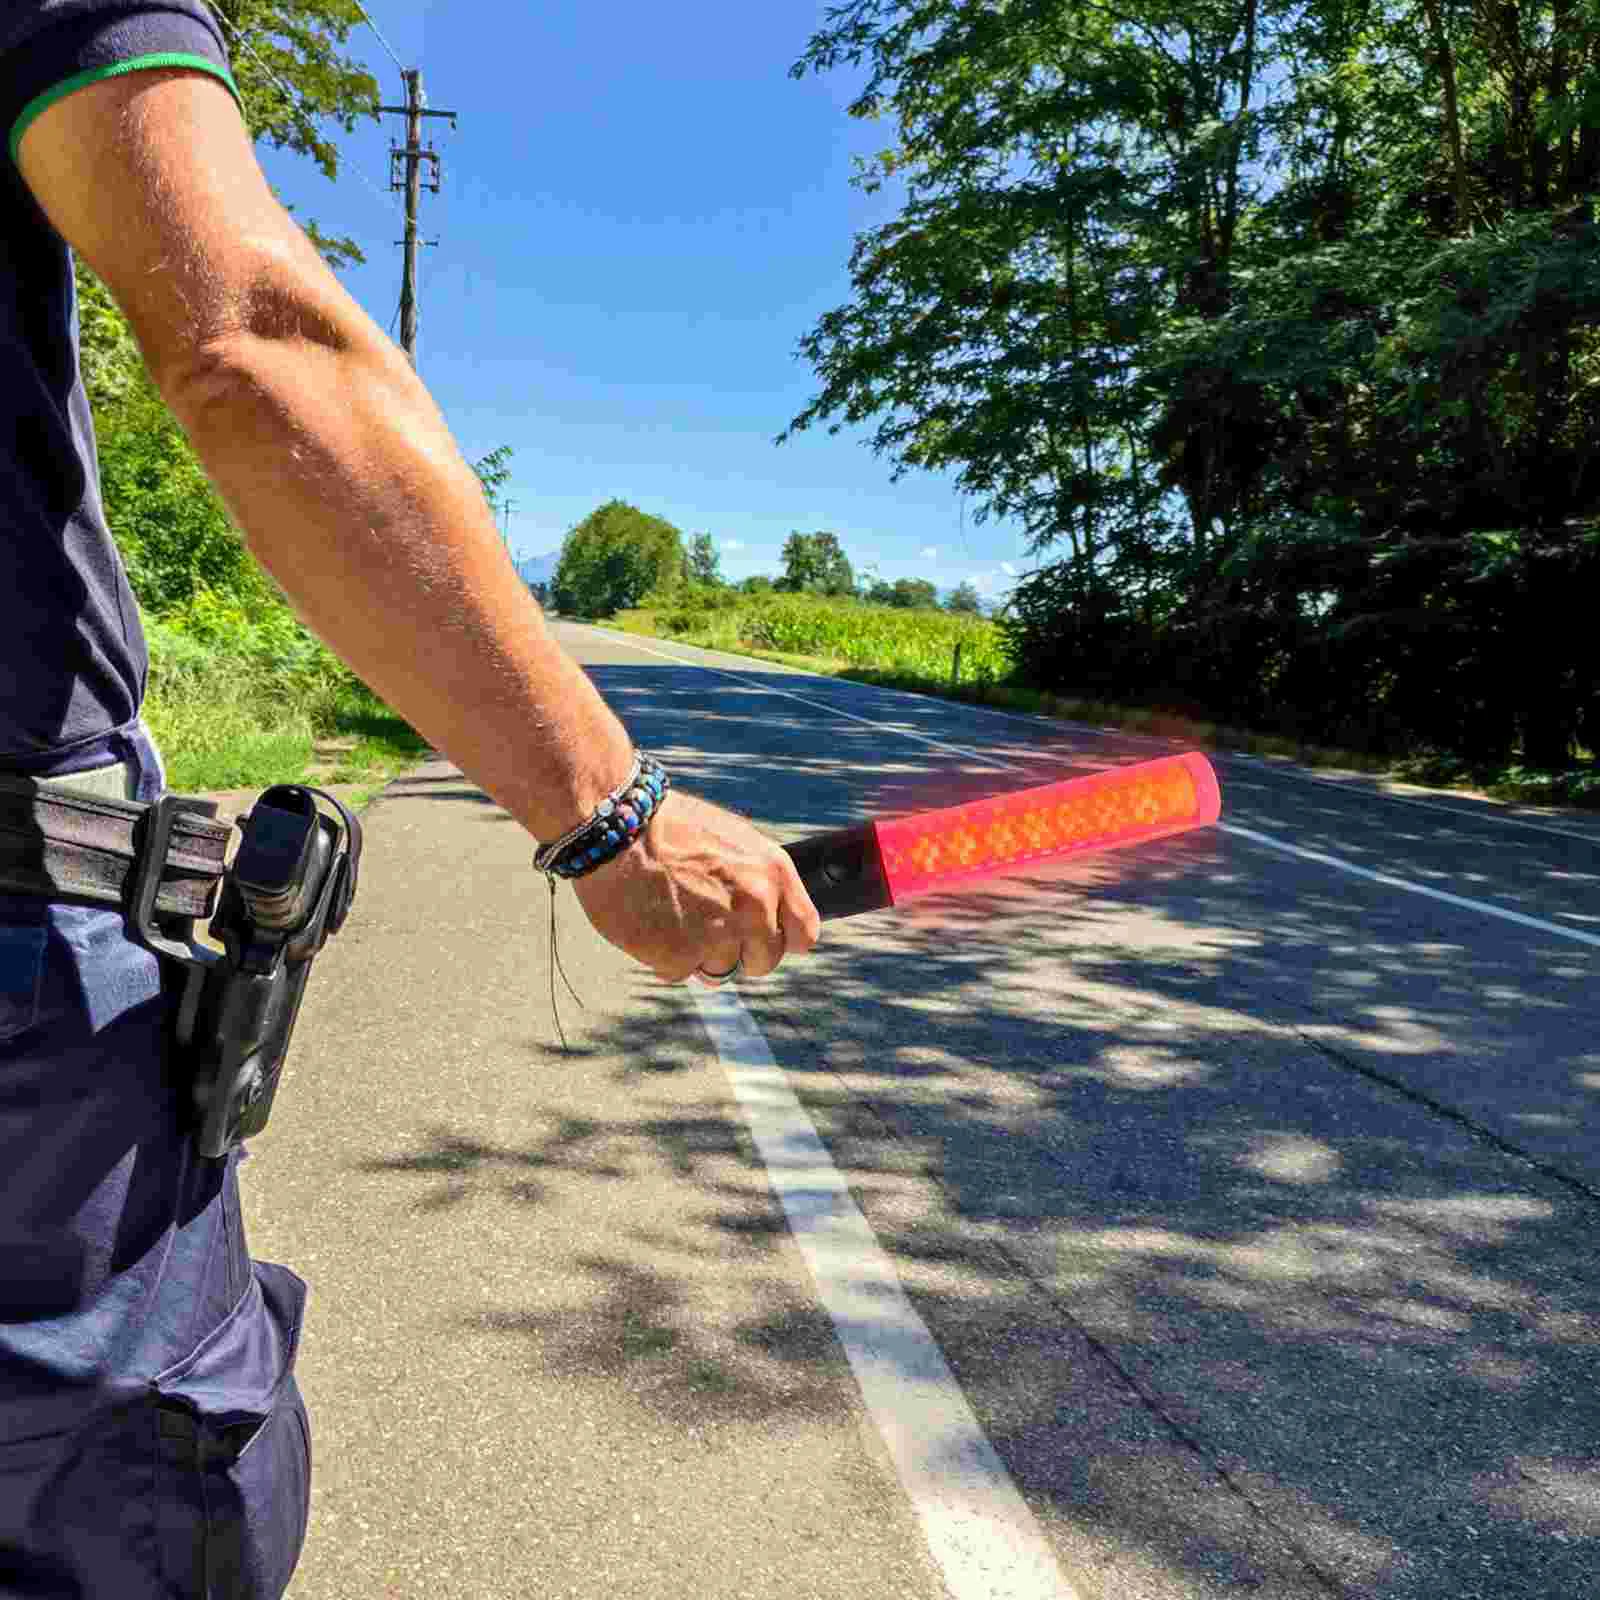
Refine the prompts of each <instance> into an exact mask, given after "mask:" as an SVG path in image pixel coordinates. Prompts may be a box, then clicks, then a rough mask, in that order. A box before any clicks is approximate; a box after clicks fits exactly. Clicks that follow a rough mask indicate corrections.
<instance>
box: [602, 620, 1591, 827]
mask: <svg viewBox="0 0 1600 1600" xmlns="http://www.w3.org/2000/svg"><path fill="white" fill-rule="evenodd" d="M572 626H574V627H597V626H599V625H598V624H595V623H573V624H572ZM600 631H601V632H602V633H605V634H609V635H610V636H611V637H612V638H616V639H622V640H625V641H626V642H627V643H629V644H631V645H633V646H634V647H635V648H636V649H639V650H642V651H644V652H645V653H646V654H647V655H653V656H660V657H661V659H662V660H663V661H676V662H677V663H678V664H679V665H680V666H684V667H700V668H701V670H703V671H705V672H720V673H722V674H723V676H725V677H729V678H736V677H737V676H738V675H737V674H736V673H733V672H730V671H728V669H727V668H725V667H707V666H704V665H703V663H701V662H698V661H692V660H690V659H689V658H688V657H687V656H675V655H670V654H668V653H667V652H666V651H664V650H651V649H649V648H648V646H645V645H641V644H639V643H638V636H637V635H636V634H631V633H623V632H621V631H620V630H619V629H615V628H604V627H602V628H600ZM689 648H691V649H696V650H698V649H703V648H705V647H704V646H700V645H692V646H690V647H689ZM707 653H708V654H713V655H723V656H726V652H723V651H710V650H708V651H707ZM731 659H734V660H739V659H742V658H740V657H733V658H731ZM754 664H755V665H756V666H764V665H767V664H768V663H765V662H761V661H759V660H756V661H755V663H754ZM790 670H793V669H790ZM794 675H795V676H796V677H805V678H813V677H817V676H818V674H816V673H812V672H799V671H796V672H795V673H794ZM739 681H740V682H741V683H743V682H746V681H747V680H745V679H742V678H741V679H739ZM824 681H826V682H832V681H834V680H832V679H826V680H824ZM750 687H751V688H755V689H764V688H765V687H766V685H765V684H751V685H750ZM857 687H858V688H865V689H870V690H872V691H873V692H874V693H876V694H903V695H909V696H910V697H911V698H912V699H914V700H923V701H926V700H927V699H929V698H930V697H929V696H927V695H919V694H917V693H916V692H915V691H914V690H911V689H896V688H893V687H892V686H891V685H889V684H876V683H874V684H859V685H857ZM775 692H777V693H782V692H783V691H782V690H778V691H775ZM795 698H797V699H800V698H803V697H801V696H796V697H795ZM806 704H808V705H815V704H817V702H816V701H807V702H806ZM941 704H946V705H951V706H954V707H955V708H957V709H959V710H962V711H970V712H973V713H974V714H976V715H978V716H984V717H1003V718H1004V719H1005V720H1006V721H1007V722H1021V723H1025V724H1026V725H1027V726H1028V727H1030V728H1057V729H1062V730H1065V731H1069V732H1070V731H1074V730H1076V731H1077V732H1080V733H1093V734H1096V735H1098V736H1099V737H1101V738H1117V739H1133V740H1137V741H1138V742H1139V743H1141V744H1154V745H1160V746H1161V747H1162V748H1163V749H1167V750H1190V749H1193V748H1194V746H1193V745H1192V744H1191V743H1186V742H1185V741H1183V740H1182V739H1170V738H1163V737H1161V736H1159V735H1157V734H1152V733H1132V732H1129V731H1128V730H1126V729H1123V728H1102V727H1099V726H1097V725H1096V724H1094V723H1091V722H1072V721H1068V720H1067V719H1066V718H1064V717H1044V716H1035V715H1031V714H1029V713H1028V712H1023V711H1002V710H1001V709H1000V708H999V707H998V706H975V705H972V704H970V703H969V702H967V701H943V702H941ZM826 709H828V710H830V711H831V710H833V707H832V706H829V707H827V708H826ZM841 715H846V716H847V715H849V713H848V712H844V713H841ZM856 720H858V721H866V720H867V719H866V718H857V719H856ZM913 737H915V736H913ZM930 742H933V741H930ZM940 748H954V747H953V746H941V747H940ZM1209 759H1210V760H1212V761H1213V762H1219V763H1221V764H1223V765H1226V764H1227V763H1229V762H1233V761H1247V762H1249V763H1251V764H1252V765H1253V766H1257V767H1259V768H1260V769H1261V770H1262V771H1263V772H1264V773H1267V774H1269V775H1270V776H1272V777H1274V778H1286V779H1288V780H1289V781H1290V782H1293V783H1310V784H1315V785H1317V786H1318V787H1320V788H1325V789H1333V790H1335V791H1337V792H1338V793H1340V794H1343V795H1350V794H1356V795H1361V797H1362V798H1364V799H1368V800H1378V801H1381V802H1383V803H1384V804H1387V805H1396V806H1412V807H1414V808H1416V809H1418V810H1421V811H1437V812H1440V813H1441V814H1443V815H1444V816H1447V817H1454V818H1455V819H1456V820H1457V821H1458V822H1475V823H1479V824H1481V825H1482V826H1484V827H1487V828H1520V829H1522V831H1523V832H1524V833H1544V834H1549V835H1550V836H1551V837H1553V838H1557V839H1577V840H1579V841H1581V842H1582V843H1584V844H1590V845H1594V846H1596V847H1597V848H1600V829H1597V830H1596V831H1595V832H1594V833H1585V832H1583V831H1582V830H1581V829H1578V828H1562V827H1557V826H1556V825H1555V824H1554V823H1550V822H1529V821H1527V820H1526V819H1525V818H1522V817H1497V816H1493V815H1491V814H1489V813H1487V812H1476V811H1463V810H1461V809H1460V808H1459V807H1457V806H1452V805H1446V804H1445V803H1444V802H1443V801H1441V800H1416V799H1413V798H1412V797H1411V796H1410V795H1403V794H1386V793H1384V792H1382V791H1379V792H1377V793H1364V792H1363V791H1361V790H1359V789H1354V790H1353V789H1349V788H1346V787H1345V785H1344V784H1342V783H1341V782H1339V781H1338V780H1337V779H1335V778H1325V777H1322V776H1321V775H1319V774H1318V773H1315V772H1288V771H1284V770H1283V769H1281V768H1279V767H1276V766H1274V765H1273V764H1272V763H1271V762H1269V761H1267V760H1266V759H1265V758H1263V757H1261V756H1252V755H1246V754H1244V753H1242V752H1237V751H1219V752H1216V753H1215V754H1213V755H1211V756H1210V757H1209ZM1013 770H1015V769H1013ZM1486 803H1487V804H1490V805H1497V804H1499V803H1500V802H1498V801H1488V802H1486Z"/></svg>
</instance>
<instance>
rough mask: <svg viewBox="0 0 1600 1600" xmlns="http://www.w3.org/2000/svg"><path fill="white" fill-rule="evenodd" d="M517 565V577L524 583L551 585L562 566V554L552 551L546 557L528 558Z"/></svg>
mask: <svg viewBox="0 0 1600 1600" xmlns="http://www.w3.org/2000/svg"><path fill="white" fill-rule="evenodd" d="M515 565H516V569H517V576H518V577H519V578H521V579H522V581H523V582H524V583H549V581H550V580H551V579H552V578H553V577H554V576H555V575H556V568H557V567H558V566H560V565H561V552H560V551H559V550H552V551H551V552H550V554H549V555H545V556H526V557H524V559H523V560H521V561H518V562H517V563H516V564H515Z"/></svg>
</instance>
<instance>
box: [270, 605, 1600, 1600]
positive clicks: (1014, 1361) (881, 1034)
mask: <svg viewBox="0 0 1600 1600" xmlns="http://www.w3.org/2000/svg"><path fill="white" fill-rule="evenodd" d="M553 627H554V630H555V632H556V634H557V636H558V637H559V638H560V639H561V641H562V642H563V644H564V645H565V646H566V647H567V648H568V649H569V650H571V651H572V652H573V654H574V655H575V656H576V657H577V658H578V659H579V660H580V661H581V662H583V664H584V665H585V666H586V668H587V669H588V670H589V671H590V673H591V674H592V676H593V678H594V680H595V682H596V683H597V684H598V686H599V688H600V689H601V691H602V693H603V694H604V695H605V696H606V698H607V699H608V701H609V702H610V703H611V705H612V706H613V707H615V709H616V710H617V711H618V713H619V714H620V715H621V717H622V718H623V720H624V721H625V723H626V724H627V725H628V727H629V729H630V731H631V732H632V733H633V735H634V737H635V738H636V740H637V742H638V743H639V744H640V745H641V746H642V747H643V748H645V749H647V750H649V751H651V752H652V753H653V754H655V755H657V756H658V757H659V758H660V759H661V760H662V761H663V762H664V763H665V765H666V766H667V768H668V769H669V771H670V772H671V773H672V775H673V779H674V781H675V782H676V783H677V784H679V785H681V786H683V787H684V788H687V789H690V790H693V791H694V792H696V793H698V794H701V795H704V796H705V797H706V798H708V799H711V800H713V801H716V802H718V803H720V804H723V805H726V806H729V807H732V808H734V809H736V810H739V811H741V812H744V813H746V814H747V815H749V816H751V817H752V818H753V819H754V820H755V821H756V822H757V823H758V824H759V825H760V826H761V827H762V828H764V829H765V830H766V831H768V832H769V833H770V834H771V835H772V836H774V837H776V838H780V839H792V838H797V837H799V836H802V835H804V834H806V833H808V832H812V831H820V830H824V829H828V828H833V827H838V826H842V825H844V824H846V823H849V822H852V821H856V820H859V819H861V818H864V817H866V816H869V815H882V814H885V813H894V812H899V811H905V810H910V809H916V808H921V807H925V806H931V805H938V804H948V803H954V802H956V801H959V800H963V799H971V798H975V797H977V796H978V795H981V794H985V793H990V792H994V791H997V790H1000V789H1010V788H1020V787H1025V786H1027V785H1029V784H1034V783H1044V782H1049V781H1052V780H1054V779H1057V778H1060V777H1064V776H1070V775H1072V774H1073V773H1076V772H1087V771H1092V770H1096V769H1098V768H1100V767H1103V766H1106V765H1110V764H1113V763H1119V762H1125V761H1129V760H1136V759H1145V758H1148V757H1149V756H1151V755H1153V754H1157V753H1160V752H1161V751H1162V750H1164V749H1167V748H1171V747H1170V746H1167V745H1165V744H1163V743H1162V742H1160V741H1154V740H1148V739H1137V738H1133V737H1131V736H1128V735H1121V734H1117V733H1108V732H1103V731H1097V730H1094V729H1090V728H1084V727H1076V726H1072V725H1067V724H1062V723H1056V722H1049V721H1045V720H1041V719H1034V718H1027V717H1017V716H1008V715H1002V714H1000V713H997V712H993V711H988V710H984V709H982V708H977V707H969V706H963V705H958V704H954V703H946V702H942V701H938V700H934V699H925V698H919V697H914V696H909V695H904V694H897V693H893V692H890V691H886V690H880V689H873V688H870V687H866V686H862V685H857V684H851V683H847V682H843V681H837V680H829V679H823V678H816V677H811V676H809V675H806V674H803V673H799V672H795V671H792V670H789V669H784V668H780V667H776V666H772V665H770V664H766V663H761V662H755V661H751V660H747V659H743V658H739V657H732V656H723V655H717V654H715V653H711V652H706V651H701V650H697V649H693V648H690V647H687V646H683V645H680V644H676V643H670V642H662V641H656V640H646V639H632V638H628V637H626V636H623V635H620V634H616V633H611V632H607V631H604V630H600V629H594V628H586V627H580V626H577V625H573V624H568V623H564V622H557V623H555V624H553ZM1216 765H1217V768H1218V773H1219V777H1220V779H1221V787H1222V796H1223V818H1222V825H1221V826H1220V827H1218V828H1215V829H1211V830H1207V831H1206V832H1204V833H1203V834H1197V835H1189V836H1184V837H1181V838H1176V839H1172V840H1167V841H1163V842H1161V843H1159V844H1157V845H1155V846H1152V847H1148V848H1146V849H1143V850H1140V851H1137V852H1135V851H1127V852H1121V853H1118V854H1115V855H1110V856H1105V857H1100V858H1095V859H1093V860H1087V861H1081V862H1078V863H1075V864H1069V865H1068V866H1065V867H1061V866H1058V867H1056V868H1055V869H1053V870H1050V871H1045V870H1033V871H1029V872H1025V873H1024V874H1023V875H1022V876H1021V877H1019V878H1018V879H1016V880H1007V881H1005V882H999V881H996V882H994V883H992V884H985V885H983V886H981V887H979V888H978V889H977V890H970V889H969V890H966V891H964V892H962V893H961V894H959V895H951V896H949V897H946V898H933V899H928V900H921V901H917V902H914V903H912V904H910V905H908V906H906V907H904V908H902V909H900V910H898V911H893V912H886V913H881V914H877V915H873V916H868V917H859V918H853V919H849V920H845V921H840V922H833V923H829V924H827V925H825V927H824V931H823V940H822V942H821V944H819V946H818V947H817V949H816V951H815V952H813V954H812V955H810V956H809V957H806V958H804V959H800V960H792V961H789V962H786V963H785V965H784V966H783V967H782V968H780V970H779V972H778V973H777V974H775V975H774V976H773V977H772V978H770V979H768V980H765V981H760V982H745V983H743V984H741V985H739V986H738V987H737V988H735V989H724V990H720V991H715V992H711V991H704V990H699V989H690V988H666V987H664V986H662V985H660V984H658V983H656V982H655V981H654V980H653V978H651V977H650V975H649V974H648V973H647V972H645V971H644V970H643V969H641V968H639V967H637V966H636V965H635V964H634V963H632V962H631V961H630V960H629V959H628V958H626V957H624V956H622V955H621V954H620V953H619V952H617V951H615V950H613V949H612V948H611V947H610V946H608V945H606V944H605V943H604V942H603V941H602V940H600V939H599V938H598V936H597V935H595V934H594V933H593V932H592V930H590V929H589V927H588V924H587V922H586V921H585V919H584V918H583V915H582V912H581V910H580V909H579V908H578V906H577V904H576V902H575V900H574V899H573V897H572V894H571V890H570V888H567V887H565V886H563V887H562V888H561V889H560V890H558V891H557V894H556V897H555V910H556V931H557V936H558V939H559V949H560V954H561V961H562V965H563V967H564V968H565V971H566V973H567V976H568V977H569V978H570V980H571V983H572V985H573V987H574V988H575V989H576V991H577V993H578V994H579V995H580V996H581V997H582V999H583V1001H584V1002H585V1009H580V1008H579V1006H578V1004H577V1002H576V1001H574V999H573V997H572V995H571V994H570V993H568V991H567V988H566V985H565V984H564V983H563V982H562V981H561V980H560V979H559V978H557V979H556V980H555V987H556V999H557V1004H558V1005H559V1008H560V1020H561V1026H562V1027H563V1028H564V1029H565V1032H566V1036H567V1039H568V1041H569V1042H570V1045H571V1050H570V1052H567V1051H564V1050H563V1049H562V1047H561V1045H560V1042H559V1040H558V1037H557V1029H556V1024H555V1021H554V1019H553V1016H552V1009H551V982H552V975H551V969H550V960H549V932H548V928H549V917H550V899H551V897H550V892H549V889H548V887H547V885H546V882H545V880H544V879H543V878H542V877H541V876H540V875H538V874H536V873H535V872H534V871H533V869H532V866H531V861H530V855H531V847H530V843H529V841H528V839H527V838H526V836H525V835H523V834H522V833H521V831H520V830H519V829H518V828H517V827H516V826H515V824H513V823H512V822H511V821H510V820H509V819H508V818H507V817H506V816H505V815H504V813H502V812H501V811H500V810H499V809H498V808H497V807H495V806H494V805H493V804H491V803H489V802H488V801H487V800H486V799H485V797H484V796H482V795H481V793H479V792H478V791H476V790H475V789H474V788H473V787H472V785H471V784H469V783H467V782H466V781H465V780H464V779H462V777H461V776H460V774H459V773H458V772H457V771H456V770H455V769H454V768H452V767H450V766H449V765H448V764H446V763H444V762H435V763H432V764H430V765H428V766H425V767H424V768H422V769H420V770H419V771H418V772H416V773H414V774H413V775H411V776H410V777H408V778H407V779H404V780H402V781H401V782H399V783H397V784H395V785H393V786H391V787H390V788H389V789H388V790H387V791H386V792H385V794H384V795H383V796H382V797H381V798H380V799H379V800H378V801H377V802H376V803H375V804H374V805H373V807H372V808H371V809H370V810H369V812H368V813H367V818H366V831H367V849H366V855H365V857H364V860H363V869H362V887H361V894H360V897H359V899H358V900H357V903H356V908H355V911H354V913H353V914H352V917H351V920H350V923H349V925H348V927H347V928H346V930H345V931H344V932H343V933H342V934H341V935H340V937H339V938H338V939H337V940H335V941H334V942H333V944H332V945H330V946H329V948H328V951H327V953H326V954H325V955H324V957H323V958H322V959H321V961H320V963H319V965H318V967H317V969H316V972H315V973H314V975H313V978H312V982H311V985H310V989H309V990H308V995H307V999H306V1002H305V1009H304V1012H303V1015H302V1019H301V1022H300V1028H299V1033H298V1035H297V1038H296V1041H295V1046H294V1051H293V1053H292V1055H291V1059H290V1065H289V1068H288V1071H287V1073H286V1078H285V1083H284V1086H283V1088H282V1089H281V1091H280V1093H279V1097H278V1102H277V1109H276V1110H275V1112H274V1116H273V1122H272V1125H271V1127H270V1128H269V1130H268V1132H267V1133H266V1134H265V1135H263V1136H262V1137H261V1138H260V1139H259V1140H257V1141H255V1144H254V1146H253V1149H252V1156H251V1159H250V1160H249V1162H248V1163H247V1165H246V1167H245V1169H244V1176H243V1182H244V1187H245V1191H246V1208H247V1215H248V1219H249V1225H250V1229H251V1241H252V1245H253V1247H254V1249H255V1251H256V1253H257V1254H258V1255H261V1256H264V1257H266V1258H268V1259H273V1260H279V1261H284V1262H286V1263H288V1264H289V1265H291V1266H293V1267H295V1268H296V1269H297V1270H298V1271H300V1272H301V1273H302V1275H303V1276H305V1277H306V1278H307V1279H309V1281H310V1283H311V1286H312V1301H311V1306H310V1311H309V1314H308V1320H307V1327H306V1333H305V1339H304V1345H303V1349H302V1352H301V1357H300V1370H301V1373H302V1384H303V1387H304V1388H305V1390H306V1393H307V1396H308V1400H309V1402H310V1405H311V1408H312V1413H313V1424H314V1429H315V1458H316V1481H315V1489H314V1497H313V1524H312V1531H311V1536H310V1539H309V1541H308V1544H307V1547H306V1552H305V1555H304V1558H303V1560H302V1563H301V1568H300V1571H299V1574H298V1575H297V1578H296V1581H295V1584H294V1586H293V1587H292V1589H291V1591H290V1594H291V1596H292V1600H335V1597H340V1600H342V1597H345V1596H353V1595H362V1596H372V1595H385V1596H389V1595H392V1596H406V1597H409V1596H424V1595H426V1596H428V1597H430V1600H436V1597H437V1596H439V1595H442V1594H443V1595H463V1596H517V1597H524V1596H528V1595H539V1596H549V1597H557V1596H572V1597H584V1600H588V1597H595V1600H599V1597H601V1596H606V1597H612V1596H616V1595H630V1596H649V1597H667V1596H679V1595H681V1596H685V1597H690V1596H692V1597H695V1600H722V1597H727V1600H735V1597H738V1600H745V1597H762V1600H789V1597H793V1600H832V1597H838V1600H846V1597H848V1600H891V1597H893V1600H901V1597H906V1600H943V1597H946V1596H949V1597H952V1600H979V1597H983V1600H991V1597H992V1600H1047V1597H1048V1600H1213V1597H1216V1600H1221V1597H1223V1596H1236V1595H1241V1594H1249V1595H1252V1596H1263V1597H1267V1596H1270V1597H1273V1600H1313V1597H1315V1600H1327V1597H1330V1596H1336V1597H1341V1600H1345V1597H1347V1600H1368V1597H1372V1600H1378V1597H1383V1600H1413V1597H1416V1600H1421V1597H1428V1600H1536V1597H1537V1600H1594V1597H1596V1596H1600V1382H1597V1379H1600V1292H1597V1290H1596V1287H1595V1271H1594V1257H1595V1248H1594V1239H1595V1230H1596V1224H1597V1222H1600V1027H1597V1024H1596V1009H1597V1007H1596V999H1597V994H1600V819H1591V818H1588V817H1585V816H1583V815H1582V814H1578V813H1555V812H1548V811H1533V810H1530V809H1527V808H1516V807H1505V806H1497V805H1493V804H1489V803H1486V802H1481V801H1474V800H1470V799H1466V798H1462V797H1458V796H1452V795H1444V794H1424V793H1422V792H1421V791H1415V790H1405V791H1398V790H1394V789H1391V788H1387V787H1386V786H1384V785H1382V784H1381V783H1379V782H1377V781H1376V780H1370V779H1365V778H1356V777H1343V778H1340V777H1317V776H1312V775H1311V774H1309V773H1307V772H1305V771H1303V770H1301V769H1298V768H1295V767H1294V766H1292V765H1289V764H1287V763H1281V762H1270V761H1261V760H1253V759H1247V758H1232V757H1219V758H1217V761H1216Z"/></svg>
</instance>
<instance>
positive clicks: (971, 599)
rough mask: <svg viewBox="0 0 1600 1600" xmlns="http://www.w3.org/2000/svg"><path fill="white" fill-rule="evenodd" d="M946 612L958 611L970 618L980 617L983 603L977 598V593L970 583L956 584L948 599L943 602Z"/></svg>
mask: <svg viewBox="0 0 1600 1600" xmlns="http://www.w3.org/2000/svg"><path fill="white" fill-rule="evenodd" d="M944 608H945V610H946V611H959V612H963V613H966V614H968V615H971V616H981V615H982V613H983V602H982V600H980V599H979V598H978V591H977V590H976V589H975V588H974V587H973V586H972V585H971V584H970V583H960V584H957V585H956V587H955V588H954V589H952V590H951V591H950V598H949V599H948V600H946V601H945V603H944Z"/></svg>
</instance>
